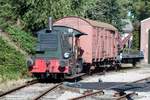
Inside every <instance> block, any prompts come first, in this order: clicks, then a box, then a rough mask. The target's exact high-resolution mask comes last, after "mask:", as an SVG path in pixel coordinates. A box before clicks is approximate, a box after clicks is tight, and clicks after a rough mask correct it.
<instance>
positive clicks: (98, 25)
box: [85, 19, 117, 31]
mask: <svg viewBox="0 0 150 100" xmlns="http://www.w3.org/2000/svg"><path fill="white" fill-rule="evenodd" d="M85 20H86V21H87V22H89V23H90V24H91V25H92V26H95V27H103V28H106V29H109V30H113V31H117V28H115V27H114V26H113V25H111V24H108V23H104V22H98V21H94V20H90V19H85Z"/></svg>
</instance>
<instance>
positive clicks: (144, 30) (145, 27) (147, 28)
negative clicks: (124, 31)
mask: <svg viewBox="0 0 150 100" xmlns="http://www.w3.org/2000/svg"><path fill="white" fill-rule="evenodd" d="M140 41H141V44H140V49H141V51H143V52H144V60H143V62H144V63H149V64H150V18H147V19H145V20H142V21H141V40H140Z"/></svg>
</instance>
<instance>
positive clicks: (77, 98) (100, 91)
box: [70, 77, 150, 100]
mask: <svg viewBox="0 0 150 100" xmlns="http://www.w3.org/2000/svg"><path fill="white" fill-rule="evenodd" d="M147 80H150V77H146V78H143V79H139V80H136V81H133V82H128V83H125V84H121V85H115V86H112V87H110V88H105V89H111V88H114V87H118V86H124V85H128V84H131V83H138V82H143V81H147ZM102 92H103V90H99V91H96V92H92V93H89V94H86V95H82V96H78V97H75V98H71V99H70V100H79V99H82V98H85V97H88V96H92V95H95V94H97V93H102ZM130 95H137V94H136V93H134V92H133V93H129V94H125V95H123V96H120V97H119V98H118V99H116V100H121V99H122V98H125V97H127V96H130Z"/></svg>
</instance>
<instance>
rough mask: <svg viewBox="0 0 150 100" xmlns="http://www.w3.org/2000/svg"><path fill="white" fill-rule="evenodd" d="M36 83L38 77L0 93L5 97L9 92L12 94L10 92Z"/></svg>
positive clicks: (0, 95)
mask: <svg viewBox="0 0 150 100" xmlns="http://www.w3.org/2000/svg"><path fill="white" fill-rule="evenodd" d="M36 83H38V80H37V79H35V80H32V81H29V82H27V83H26V84H24V85H21V86H19V87H16V88H14V89H11V90H9V91H7V92H4V93H2V94H0V97H3V96H5V95H7V94H10V93H12V92H15V91H17V90H20V89H22V88H24V87H27V86H30V85H33V84H36Z"/></svg>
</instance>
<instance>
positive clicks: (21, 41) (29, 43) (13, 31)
mask: <svg viewBox="0 0 150 100" xmlns="http://www.w3.org/2000/svg"><path fill="white" fill-rule="evenodd" d="M6 32H8V34H9V35H10V38H11V39H12V40H13V41H14V42H15V43H16V45H18V46H19V47H20V48H22V49H23V50H25V51H26V52H28V53H32V52H33V51H34V46H35V43H36V39H35V38H34V37H33V36H32V34H31V33H27V32H25V31H23V30H22V29H20V28H18V27H15V26H9V27H8V28H7V29H6Z"/></svg>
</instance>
